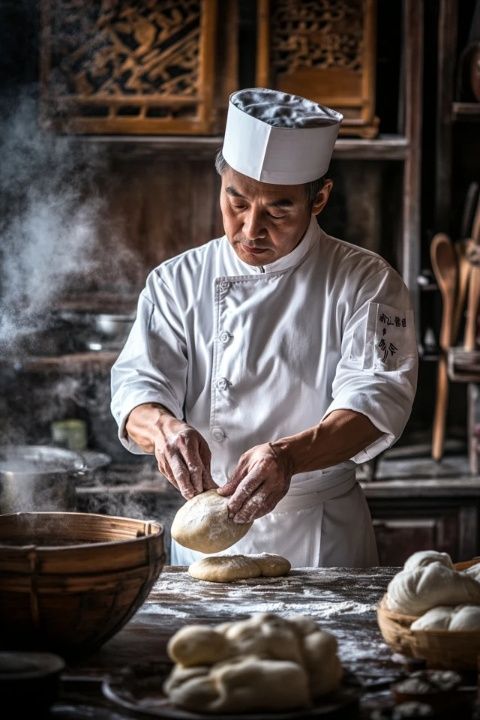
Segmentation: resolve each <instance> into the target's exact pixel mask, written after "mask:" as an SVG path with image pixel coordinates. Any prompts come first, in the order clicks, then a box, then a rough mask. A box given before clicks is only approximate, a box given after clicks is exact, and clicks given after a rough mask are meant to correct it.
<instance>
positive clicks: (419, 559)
mask: <svg viewBox="0 0 480 720" xmlns="http://www.w3.org/2000/svg"><path fill="white" fill-rule="evenodd" d="M432 562H439V563H440V564H441V565H445V567H448V568H450V569H451V570H453V563H452V558H451V557H450V555H449V554H448V553H445V552H438V551H437V550H419V551H418V552H415V553H413V555H410V557H409V558H408V560H406V561H405V565H404V566H403V569H404V570H414V569H415V568H420V567H426V566H427V565H430V564H431V563H432Z"/></svg>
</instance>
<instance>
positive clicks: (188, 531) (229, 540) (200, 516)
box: [171, 489, 252, 553]
mask: <svg viewBox="0 0 480 720" xmlns="http://www.w3.org/2000/svg"><path fill="white" fill-rule="evenodd" d="M228 500H229V498H226V497H223V496H222V495H219V494H218V492H217V491H216V490H215V489H214V490H206V491H205V492H203V493H200V495H195V497H193V498H192V499H191V500H187V502H186V503H185V504H184V505H182V507H181V508H180V509H179V510H178V511H177V514H176V515H175V517H174V519H173V523H172V528H171V535H172V537H173V539H174V540H176V541H177V542H178V543H180V545H183V546H184V547H187V548H190V549H191V550H198V551H199V552H203V553H215V552H219V551H220V550H225V549H226V548H228V547H230V546H231V545H234V544H235V543H236V542H238V540H240V539H241V538H242V537H243V536H244V535H246V533H247V532H248V531H249V530H250V528H251V527H252V523H236V522H234V521H233V520H231V519H230V518H229V517H228V508H227V503H228Z"/></svg>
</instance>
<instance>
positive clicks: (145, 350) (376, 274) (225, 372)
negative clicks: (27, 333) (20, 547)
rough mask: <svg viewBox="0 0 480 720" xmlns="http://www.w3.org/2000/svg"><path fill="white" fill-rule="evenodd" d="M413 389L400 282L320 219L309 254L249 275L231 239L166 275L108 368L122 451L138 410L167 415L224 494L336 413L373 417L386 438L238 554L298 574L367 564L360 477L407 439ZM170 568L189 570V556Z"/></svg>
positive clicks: (288, 505) (150, 286)
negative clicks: (261, 452) (273, 451)
mask: <svg viewBox="0 0 480 720" xmlns="http://www.w3.org/2000/svg"><path fill="white" fill-rule="evenodd" d="M416 376H417V346H416V337H415V328H414V323H413V314H412V311H411V308H410V300H409V294H408V290H407V288H406V287H405V285H404V283H403V281H402V279H401V278H400V276H399V275H398V273H396V272H395V271H394V270H393V269H392V268H391V267H390V266H389V265H388V264H387V263H386V262H385V260H383V259H382V258H380V257H379V256H378V255H376V254H375V253H372V252H369V251H367V250H364V249H362V248H359V247H357V246H354V245H349V244H348V243H345V242H342V241H340V240H337V239H335V238H332V237H330V236H328V235H326V234H325V233H323V232H322V230H321V229H320V228H319V227H318V225H317V223H316V219H315V217H313V218H312V222H311V224H310V226H309V228H308V230H307V232H306V234H305V236H304V238H303V240H302V241H301V242H300V243H299V245H298V246H297V247H296V248H295V249H294V250H293V251H292V252H291V253H289V254H288V255H287V256H285V257H283V258H280V259H279V260H277V261H275V262H273V263H270V264H269V265H266V266H265V267H253V266H251V265H248V264H246V263H244V262H242V261H241V260H240V259H239V258H238V256H237V255H236V254H235V252H234V250H233V249H232V248H231V246H230V244H229V242H228V240H227V238H226V237H223V238H220V239H218V240H213V241H211V242H210V243H207V244H206V245H203V246H202V247H199V248H195V249H193V250H189V251H187V252H186V253H183V254H182V255H179V256H177V257H176V258H173V259H172V260H168V261H166V262H165V263H163V264H162V265H160V266H159V267H158V268H156V270H154V271H153V272H152V273H151V274H150V275H149V278H148V280H147V284H146V288H145V289H144V291H143V292H142V294H141V296H140V299H139V304H138V311H137V318H136V321H135V323H134V326H133V328H132V331H131V333H130V336H129V338H128V340H127V342H126V344H125V347H124V349H123V350H122V352H121V354H120V356H119V357H118V359H117V361H116V362H115V364H114V366H113V368H112V412H113V415H114V417H115V418H116V420H117V422H118V425H119V438H120V440H121V442H122V443H123V444H124V446H125V447H126V448H128V449H129V450H131V451H132V452H136V453H138V452H142V451H141V449H140V448H139V447H137V446H136V445H135V443H134V442H133V441H131V440H130V438H128V437H127V436H126V433H125V422H126V419H127V417H128V414H129V413H130V411H131V410H132V409H133V408H134V407H135V406H137V405H139V404H141V403H147V402H157V403H160V404H162V405H164V406H165V407H167V408H168V409H169V410H170V411H171V412H172V413H173V414H174V415H175V417H177V418H179V419H184V420H185V421H186V422H187V423H189V424H190V425H192V426H193V427H195V428H196V429H197V430H198V431H199V432H200V433H201V434H202V435H203V437H204V438H205V439H206V441H207V443H208V445H209V447H210V450H211V452H212V466H211V472H212V477H213V479H214V480H215V482H216V483H217V484H219V485H223V484H224V483H225V482H226V480H227V478H228V477H229V476H230V474H231V473H232V471H233V469H234V468H235V466H236V464H237V462H238V459H239V457H240V455H241V454H242V453H243V452H245V451H246V450H248V449H250V448H252V447H253V446H255V445H258V444H260V443H265V442H270V441H273V440H276V439H278V438H281V437H285V436H289V435H293V434H295V433H299V432H302V431H303V430H306V429H307V428H310V427H312V426H314V425H317V424H318V423H319V422H320V421H321V420H322V418H323V417H325V416H326V415H328V414H329V413H330V412H332V411H333V410H337V409H350V410H353V411H356V412H360V413H362V414H364V415H366V416H367V417H368V418H369V419H370V420H371V422H372V423H373V424H374V425H375V426H376V427H377V428H378V429H379V430H380V431H381V432H382V433H383V435H382V436H381V437H380V438H379V439H378V440H376V441H375V442H374V443H372V444H371V445H370V446H369V447H367V448H365V450H363V451H362V452H360V453H358V455H356V456H355V457H353V458H350V459H349V460H348V461H346V462H345V463H342V464H341V465H338V466H335V467H331V468H326V469H325V470H318V471H315V472H312V473H301V474H298V475H295V476H294V477H293V478H292V483H291V487H290V490H289V492H288V494H287V496H286V497H285V498H284V499H282V501H281V502H280V503H279V504H278V505H277V507H276V508H275V511H274V512H273V513H270V514H269V515H268V516H267V517H265V518H261V519H260V520H258V521H256V522H255V524H254V529H252V530H251V531H250V532H249V533H248V535H247V536H245V538H244V540H242V541H241V542H240V543H238V544H237V545H236V546H235V547H234V548H232V549H231V551H232V552H237V551H238V552H240V548H245V549H244V550H242V552H245V551H246V549H247V548H252V549H253V548H256V550H255V551H262V552H263V551H265V552H274V553H280V554H285V555H286V556H287V557H288V559H290V561H291V562H293V564H294V565H301V566H315V565H319V564H322V565H323V564H332V563H333V564H336V565H344V566H348V565H352V564H353V565H370V564H374V563H375V562H376V553H375V550H374V541H373V532H372V527H371V521H370V517H369V513H368V508H367V506H366V502H365V500H364V498H363V495H362V493H361V492H360V490H359V488H357V487H355V485H354V483H355V480H354V471H355V467H356V464H357V463H360V462H364V461H366V460H368V459H370V458H372V457H374V456H375V455H377V454H378V453H379V452H381V451H382V450H385V449H386V448H387V447H389V446H390V445H391V444H392V443H393V442H394V441H395V439H396V438H398V437H399V436H400V434H401V432H402V431H403V428H404V426H405V423H406V421H407V419H408V416H409V414H410V410H411V406H412V402H413V397H414V393H415V387H416ZM299 497H300V498H301V499H300V500H299ZM299 502H301V503H302V506H301V507H297V504H298V503H299ZM340 507H341V508H342V512H340V511H337V509H336V508H340ZM342 513H343V514H342ZM260 549H261V550H260ZM252 551H253V550H252ZM282 551H284V552H282ZM173 558H174V561H175V562H181V564H186V562H187V560H186V558H187V554H186V553H184V552H183V551H182V554H181V555H180V553H179V552H178V553H177V550H176V549H174V554H173Z"/></svg>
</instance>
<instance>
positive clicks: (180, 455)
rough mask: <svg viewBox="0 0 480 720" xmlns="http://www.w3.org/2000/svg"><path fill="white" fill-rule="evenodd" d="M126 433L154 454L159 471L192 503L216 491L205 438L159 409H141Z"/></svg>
mask: <svg viewBox="0 0 480 720" xmlns="http://www.w3.org/2000/svg"><path fill="white" fill-rule="evenodd" d="M126 430H127V433H128V435H129V437H130V438H131V439H132V440H133V441H134V442H136V443H137V445H139V446H140V447H141V448H142V450H145V452H148V453H152V452H153V453H154V455H155V457H156V459H157V462H158V469H159V470H160V472H161V473H162V474H163V475H165V477H166V478H167V480H168V481H169V482H170V483H171V484H172V485H173V486H174V487H176V488H177V490H179V491H180V492H181V494H182V495H183V497H184V498H186V499H187V500H189V499H190V498H192V497H193V496H194V495H198V494H199V493H202V492H204V491H205V490H211V489H212V488H216V487H217V485H216V483H215V482H214V481H213V479H212V476H211V474H210V457H211V453H210V448H209V447H208V444H207V442H206V440H205V439H204V438H203V437H202V435H201V434H200V433H199V432H198V431H197V430H195V428H193V427H191V426H190V425H187V423H185V422H182V421H181V420H177V418H175V417H173V415H171V414H170V413H169V412H168V411H166V410H164V409H163V408H161V407H159V406H158V405H151V404H148V405H139V406H137V407H136V408H134V409H133V410H132V412H131V413H130V415H129V417H128V421H127V425H126Z"/></svg>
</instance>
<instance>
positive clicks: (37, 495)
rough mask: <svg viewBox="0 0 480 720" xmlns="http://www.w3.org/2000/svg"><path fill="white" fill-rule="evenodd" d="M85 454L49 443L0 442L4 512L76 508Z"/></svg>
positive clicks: (0, 501) (0, 497) (0, 505)
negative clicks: (19, 443)
mask: <svg viewBox="0 0 480 720" xmlns="http://www.w3.org/2000/svg"><path fill="white" fill-rule="evenodd" d="M87 472H88V467H87V465H86V462H85V460H84V458H83V457H82V456H81V455H80V454H79V453H76V452H73V451H72V450H65V449H63V448H57V447H50V446H48V445H8V446H0V513H11V512H25V511H33V510H34V511H36V512H39V511H47V510H50V511H55V510H75V506H76V493H75V485H76V481H77V480H78V479H79V478H83V477H84V476H85V474H86V473H87Z"/></svg>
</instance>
